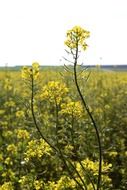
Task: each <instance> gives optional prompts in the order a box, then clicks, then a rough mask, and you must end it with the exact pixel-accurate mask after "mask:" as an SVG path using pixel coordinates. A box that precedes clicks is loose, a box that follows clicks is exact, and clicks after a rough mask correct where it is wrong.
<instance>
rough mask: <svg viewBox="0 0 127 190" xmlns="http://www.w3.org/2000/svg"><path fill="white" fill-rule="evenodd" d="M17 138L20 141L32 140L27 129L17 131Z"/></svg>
mask: <svg viewBox="0 0 127 190" xmlns="http://www.w3.org/2000/svg"><path fill="white" fill-rule="evenodd" d="M17 138H18V139H24V140H25V139H29V138H30V134H29V132H28V131H27V130H25V129H18V130H17Z"/></svg>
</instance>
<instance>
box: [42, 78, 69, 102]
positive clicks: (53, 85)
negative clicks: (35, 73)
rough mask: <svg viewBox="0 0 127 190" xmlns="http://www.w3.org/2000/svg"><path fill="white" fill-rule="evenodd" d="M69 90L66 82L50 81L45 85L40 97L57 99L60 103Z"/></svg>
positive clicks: (51, 99) (50, 99)
mask: <svg viewBox="0 0 127 190" xmlns="http://www.w3.org/2000/svg"><path fill="white" fill-rule="evenodd" d="M67 92H68V88H67V87H66V85H65V84H64V83H60V82H59V81H50V82H49V83H48V84H47V85H45V86H44V87H43V92H42V94H41V96H40V98H41V99H48V100H49V101H50V102H54V101H56V103H57V104H60V102H61V101H62V99H63V98H64V97H65V95H66V94H67Z"/></svg>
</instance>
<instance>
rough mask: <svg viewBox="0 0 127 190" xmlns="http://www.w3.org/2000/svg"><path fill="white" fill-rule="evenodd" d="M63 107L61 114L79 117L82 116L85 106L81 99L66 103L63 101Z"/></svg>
mask: <svg viewBox="0 0 127 190" xmlns="http://www.w3.org/2000/svg"><path fill="white" fill-rule="evenodd" d="M61 108H62V109H61V114H66V115H70V116H73V117H75V118H78V119H79V118H81V117H82V115H83V108H82V105H81V103H80V102H79V101H77V102H73V101H70V102H68V103H66V104H65V103H63V104H62V105H61Z"/></svg>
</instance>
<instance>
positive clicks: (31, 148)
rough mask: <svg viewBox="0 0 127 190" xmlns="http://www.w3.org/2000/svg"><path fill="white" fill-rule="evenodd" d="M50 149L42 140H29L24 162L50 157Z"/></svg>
mask: <svg viewBox="0 0 127 190" xmlns="http://www.w3.org/2000/svg"><path fill="white" fill-rule="evenodd" d="M50 151H51V148H50V147H49V145H48V144H47V143H46V142H45V141H44V140H43V139H41V140H31V141H29V142H28V146H27V151H26V153H25V160H26V161H27V162H28V161H29V160H30V159H31V158H41V157H42V156H43V155H50Z"/></svg>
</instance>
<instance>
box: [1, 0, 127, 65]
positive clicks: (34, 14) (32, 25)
mask: <svg viewBox="0 0 127 190" xmlns="http://www.w3.org/2000/svg"><path fill="white" fill-rule="evenodd" d="M75 25H79V26H81V27H83V28H84V29H86V30H88V31H90V38H89V39H88V40H87V44H88V48H87V50H86V51H85V52H84V54H83V57H82V62H83V63H84V64H86V65H88V64H89V65H91V64H96V65H97V64H114V65H118V64H127V0H78V1H77V0H0V66H5V65H8V66H16V65H31V64H32V62H34V61H37V62H39V63H40V65H61V64H63V63H64V60H63V59H62V56H65V46H64V41H65V39H66V32H67V30H69V29H71V28H72V27H73V26H75Z"/></svg>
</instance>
